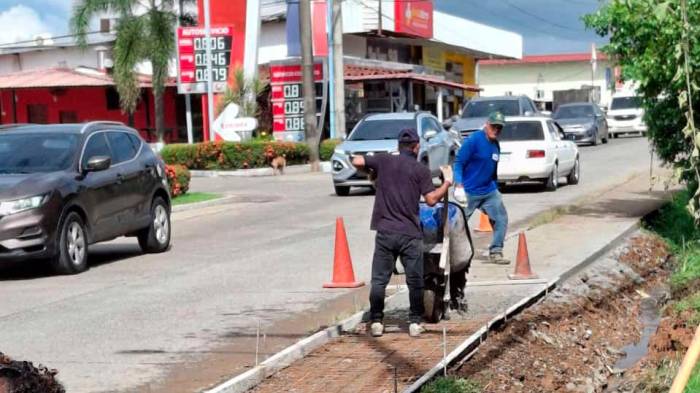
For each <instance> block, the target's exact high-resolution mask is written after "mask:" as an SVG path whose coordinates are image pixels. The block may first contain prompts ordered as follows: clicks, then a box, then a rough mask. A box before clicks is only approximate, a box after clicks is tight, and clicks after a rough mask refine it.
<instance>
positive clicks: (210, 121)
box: [204, 0, 216, 142]
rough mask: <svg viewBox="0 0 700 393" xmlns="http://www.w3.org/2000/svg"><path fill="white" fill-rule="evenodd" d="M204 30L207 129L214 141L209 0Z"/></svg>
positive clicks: (205, 10)
mask: <svg viewBox="0 0 700 393" xmlns="http://www.w3.org/2000/svg"><path fill="white" fill-rule="evenodd" d="M204 32H205V35H204V36H205V40H206V41H207V46H206V50H207V51H206V56H207V123H208V124H207V129H208V130H209V141H210V142H214V141H215V139H216V132H214V128H213V127H212V125H213V124H214V83H213V81H212V77H213V72H212V68H211V17H210V9H209V0H204Z"/></svg>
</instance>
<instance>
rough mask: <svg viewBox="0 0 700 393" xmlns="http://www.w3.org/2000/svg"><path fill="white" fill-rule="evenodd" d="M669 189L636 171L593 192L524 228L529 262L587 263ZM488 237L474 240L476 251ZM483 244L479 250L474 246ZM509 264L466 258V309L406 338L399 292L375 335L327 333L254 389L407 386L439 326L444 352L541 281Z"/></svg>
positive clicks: (433, 351) (566, 267)
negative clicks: (522, 279) (527, 280)
mask: <svg viewBox="0 0 700 393" xmlns="http://www.w3.org/2000/svg"><path fill="white" fill-rule="evenodd" d="M669 195H670V194H669V193H668V192H664V191H663V189H662V187H661V186H659V187H657V189H655V190H653V191H651V192H650V191H649V180H648V176H642V175H640V176H636V177H633V178H632V179H631V180H629V181H627V182H626V183H624V184H623V185H621V186H620V187H618V188H616V189H614V190H611V191H609V192H607V193H605V194H603V195H599V196H598V197H596V198H594V199H593V200H591V201H590V203H587V204H585V205H583V206H580V207H578V208H575V209H572V211H570V212H569V213H567V214H563V215H560V216H558V217H554V218H553V220H552V221H551V222H548V223H544V224H542V225H539V226H537V227H535V228H532V229H530V230H527V231H526V232H525V233H526V236H527V240H528V248H529V254H530V261H531V264H532V268H533V270H534V271H535V273H537V274H538V275H539V277H540V278H542V279H547V280H550V279H554V278H557V277H560V276H562V275H564V276H568V275H569V274H572V273H573V272H575V271H577V270H578V269H580V268H583V267H585V265H587V264H588V263H589V262H592V261H593V260H595V259H596V258H598V257H599V256H601V255H602V254H604V253H605V252H607V251H608V250H609V249H610V248H611V247H612V246H613V245H615V244H616V243H617V242H618V241H619V240H621V239H622V238H624V237H626V236H627V235H628V234H630V233H631V232H632V231H634V230H635V229H637V228H638V225H639V220H640V218H642V217H643V216H644V215H646V214H648V213H650V212H652V211H654V210H656V209H657V208H658V207H660V206H661V205H662V204H663V203H664V201H665V200H666V198H667V197H668V196H669ZM489 236H490V235H488V236H484V235H480V236H479V238H478V239H477V240H476V243H477V244H476V247H477V254H478V253H479V251H481V250H483V249H484V248H485V247H486V245H487V243H488V240H489ZM516 247H517V237H511V238H510V239H509V240H508V241H507V242H506V247H505V253H506V255H507V256H508V257H510V258H512V259H515V254H516ZM480 249H481V250H480ZM512 271H513V264H511V265H510V266H496V265H491V264H484V263H482V262H481V261H480V260H478V259H477V260H475V261H474V262H473V263H472V269H471V271H470V274H469V281H470V287H469V288H468V290H467V296H468V298H469V302H470V309H469V313H468V314H467V315H466V316H463V317H459V316H456V315H455V316H453V318H452V320H450V321H445V322H441V323H439V324H426V327H427V329H428V331H427V333H426V334H425V335H423V336H422V337H421V338H419V339H410V338H409V337H408V334H407V331H406V326H405V324H404V322H403V321H404V320H405V318H406V316H407V308H408V307H407V306H408V304H407V303H408V299H407V296H406V295H405V294H402V295H399V298H398V299H397V301H396V302H394V304H395V306H396V307H395V309H393V310H389V311H388V312H387V315H388V317H387V320H386V321H385V322H386V325H387V333H386V334H385V336H384V337H381V338H379V339H375V338H372V337H369V336H368V335H367V333H366V331H365V326H364V325H361V326H359V327H358V328H357V329H356V331H353V332H349V333H347V334H345V335H343V336H341V337H339V338H337V339H334V340H332V341H331V342H329V343H328V344H326V345H324V346H323V347H321V348H320V349H318V350H316V351H314V352H312V353H311V354H310V355H308V356H307V357H306V358H304V359H302V360H300V361H298V362H296V363H294V364H293V365H291V366H290V367H288V368H286V369H284V370H282V371H280V372H278V373H277V374H275V375H274V376H272V377H270V378H268V379H267V380H265V381H264V382H263V383H262V384H260V385H259V386H258V387H257V388H256V389H255V390H254V391H255V392H278V391H288V392H328V391H333V392H384V391H386V392H393V391H394V384H396V385H397V387H398V389H399V390H403V389H405V388H406V387H408V386H410V385H411V384H412V383H413V382H414V381H415V380H417V379H418V378H419V377H420V376H421V375H423V374H424V373H425V372H427V371H428V370H430V369H431V368H432V367H433V366H434V365H435V364H436V363H437V362H439V361H440V360H441V359H442V354H443V348H442V345H443V344H442V343H443V340H442V332H443V328H444V329H446V331H447V352H450V351H452V350H453V349H454V348H455V347H456V346H458V345H459V344H460V343H461V342H462V341H463V340H465V339H467V338H468V337H469V336H470V335H471V334H472V333H473V332H475V331H476V330H477V329H479V328H480V327H481V326H482V325H483V324H484V322H485V321H487V320H488V319H490V318H491V317H492V316H495V315H497V314H499V313H501V312H503V311H505V310H506V309H507V308H508V307H510V306H512V305H513V304H515V303H517V302H518V301H520V300H521V299H522V298H524V297H526V296H528V295H530V294H533V293H535V292H537V291H539V290H540V289H541V288H542V287H543V284H521V283H518V282H508V274H509V273H512Z"/></svg>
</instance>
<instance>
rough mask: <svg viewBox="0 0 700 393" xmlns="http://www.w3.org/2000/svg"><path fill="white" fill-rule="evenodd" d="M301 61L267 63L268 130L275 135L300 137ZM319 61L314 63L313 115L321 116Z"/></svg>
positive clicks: (302, 102) (301, 139)
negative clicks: (295, 62) (314, 113)
mask: <svg viewBox="0 0 700 393" xmlns="http://www.w3.org/2000/svg"><path fill="white" fill-rule="evenodd" d="M301 72H302V70H301V64H298V63H297V64H293V63H291V64H290V63H282V64H271V65H270V86H271V89H272V99H271V101H272V131H273V135H274V137H275V139H278V140H291V141H303V140H304V94H303V89H302V85H301V82H302V74H301ZM323 76H324V75H323V64H322V63H315V64H314V81H315V82H316V83H315V87H316V117H317V118H319V117H321V113H322V111H323V107H324V106H323V102H324V96H325V91H324V78H323Z"/></svg>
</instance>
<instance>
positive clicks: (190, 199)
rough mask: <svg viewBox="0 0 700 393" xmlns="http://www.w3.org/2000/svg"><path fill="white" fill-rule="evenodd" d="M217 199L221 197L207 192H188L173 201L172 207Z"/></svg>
mask: <svg viewBox="0 0 700 393" xmlns="http://www.w3.org/2000/svg"><path fill="white" fill-rule="evenodd" d="M218 198H221V195H219V194H212V193H208V192H189V193H187V194H185V195H180V196H179V197H177V198H175V199H173V206H178V205H187V204H190V203H197V202H204V201H210V200H212V199H218Z"/></svg>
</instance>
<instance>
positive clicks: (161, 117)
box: [70, 0, 194, 142]
mask: <svg viewBox="0 0 700 393" xmlns="http://www.w3.org/2000/svg"><path fill="white" fill-rule="evenodd" d="M193 2H194V0H181V1H179V3H180V4H181V5H182V4H183V3H184V4H189V3H193ZM101 13H110V14H116V15H117V16H118V17H119V21H118V22H117V29H116V30H117V33H116V42H115V44H114V75H113V76H114V83H115V85H116V88H117V91H118V92H119V101H120V106H121V108H122V111H124V112H126V113H129V114H133V113H134V111H135V110H136V106H137V105H138V100H139V97H140V95H141V88H140V86H139V81H138V79H137V75H136V70H135V68H136V65H137V64H138V63H140V62H143V61H148V62H150V64H151V67H152V69H153V76H152V79H151V84H152V87H153V98H154V100H153V102H154V104H153V105H154V108H155V117H156V135H157V136H158V141H159V142H162V141H163V134H164V133H165V114H164V111H163V93H164V92H165V82H166V80H167V77H168V61H169V60H170V59H171V57H172V55H173V53H174V51H175V25H176V22H177V20H178V18H179V17H180V18H182V20H183V21H184V22H185V24H189V23H191V21H192V19H193V18H192V17H191V16H190V15H180V16H178V13H177V9H176V7H175V1H174V0H79V1H78V3H77V4H76V6H75V8H74V10H73V15H72V17H71V21H70V26H71V30H72V31H73V33H74V34H76V36H77V40H78V44H79V45H81V46H82V47H86V46H87V35H88V33H89V32H88V29H89V27H90V21H91V20H92V18H93V17H94V16H96V15H98V14H101Z"/></svg>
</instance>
